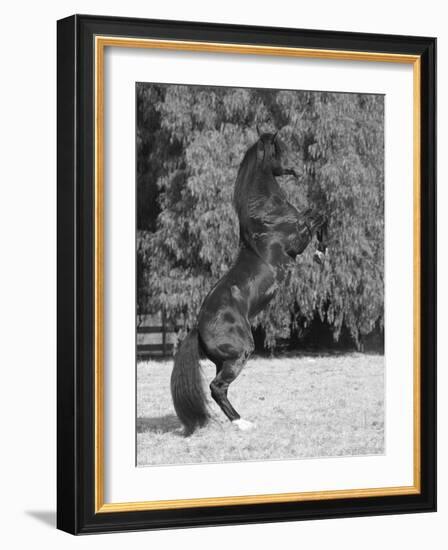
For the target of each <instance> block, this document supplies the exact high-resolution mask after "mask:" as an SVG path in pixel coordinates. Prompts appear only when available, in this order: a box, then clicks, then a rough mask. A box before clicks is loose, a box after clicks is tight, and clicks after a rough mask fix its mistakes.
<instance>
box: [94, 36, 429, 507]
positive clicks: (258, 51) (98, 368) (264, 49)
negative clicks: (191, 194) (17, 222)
mask: <svg viewBox="0 0 448 550" xmlns="http://www.w3.org/2000/svg"><path fill="white" fill-rule="evenodd" d="M106 47H120V48H145V49H147V48H155V49H165V50H177V51H193V52H208V53H233V54H252V55H268V56H286V57H301V58H313V59H329V60H348V61H368V62H382V63H385V62H386V63H407V64H412V65H413V119H414V120H413V197H414V207H413V208H414V211H413V241H414V244H413V250H414V265H413V276H414V282H413V299H414V310H413V315H414V319H413V321H414V322H413V327H414V329H413V335H414V350H413V385H414V387H413V409H414V411H413V420H414V422H413V424H414V432H413V439H414V449H413V460H414V469H413V474H414V475H413V477H414V480H413V485H410V486H397V487H378V488H365V489H364V488H362V489H349V490H331V491H313V492H299V493H297V492H296V493H276V494H261V495H243V496H226V497H211V498H192V499H180V500H154V501H140V502H118V503H106V502H104V322H103V321H104V52H105V48H106ZM94 56H95V77H94V78H95V80H94V81H95V91H94V95H95V114H94V116H95V120H94V127H95V174H94V186H95V189H94V194H95V207H94V212H95V222H94V225H95V231H94V233H95V236H94V238H95V246H94V250H95V259H94V265H95V277H94V294H95V299H94V301H95V311H94V315H95V319H94V327H95V338H94V342H95V345H94V370H95V372H94V375H95V376H94V385H95V391H94V398H95V404H94V410H95V425H94V438H95V445H94V449H95V467H94V475H95V481H94V486H95V496H94V509H95V513H110V512H130V511H143V510H167V509H181V508H197V507H208V506H232V505H243V504H263V503H277V502H303V501H316V500H333V499H342V498H361V497H379V496H393V495H395V496H396V495H411V494H419V493H420V492H421V483H420V480H421V468H420V464H421V435H420V432H421V425H420V407H421V387H420V369H421V350H420V348H421V342H420V315H421V296H420V278H421V235H420V227H421V175H420V174H421V129H420V121H421V97H420V88H421V59H420V56H418V55H405V54H394V53H382V52H360V51H346V50H325V49H309V48H294V47H283V46H259V45H253V44H227V43H215V42H198V41H183V40H158V39H150V38H148V39H142V38H124V37H118V36H95V40H94Z"/></svg>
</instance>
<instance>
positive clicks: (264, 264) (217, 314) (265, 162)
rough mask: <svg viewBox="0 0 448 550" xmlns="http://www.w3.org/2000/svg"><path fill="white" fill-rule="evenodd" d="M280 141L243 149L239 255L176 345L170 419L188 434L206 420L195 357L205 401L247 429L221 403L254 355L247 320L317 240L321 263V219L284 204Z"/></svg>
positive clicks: (273, 138) (272, 138)
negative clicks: (210, 367) (211, 367)
mask: <svg viewBox="0 0 448 550" xmlns="http://www.w3.org/2000/svg"><path fill="white" fill-rule="evenodd" d="M287 159H288V154H287V150H286V148H285V146H284V144H283V143H282V142H281V140H280V138H279V137H278V132H277V133H275V134H272V133H264V134H261V135H259V139H258V140H257V141H256V142H255V143H254V144H253V145H252V146H251V147H250V148H249V149H248V150H247V152H246V154H245V155H244V158H243V160H242V162H241V164H240V167H239V170H238V174H237V178H236V182H235V187H234V194H233V205H234V208H235V210H236V213H237V216H238V221H239V250H238V254H237V257H236V260H235V261H234V263H233V265H232V266H231V268H230V269H229V271H228V272H227V273H225V274H224V276H223V277H222V278H221V279H220V280H219V281H218V282H217V283H216V285H215V286H214V287H213V288H212V289H211V291H210V292H209V293H208V295H207V296H206V298H205V299H204V301H203V303H202V306H201V308H200V311H199V314H198V318H197V323H196V326H195V327H194V328H193V329H192V330H191V331H190V332H189V334H188V335H187V336H186V337H185V339H184V340H183V341H182V343H181V345H180V346H179V349H178V351H177V353H176V355H175V358H174V367H173V371H172V374H171V395H172V400H173V404H174V408H175V411H176V414H177V416H178V417H179V419H180V421H181V423H182V424H183V426H184V428H185V434H186V435H190V434H191V433H193V432H194V431H195V430H196V429H197V428H199V427H202V426H204V425H205V424H206V423H207V422H208V420H209V419H210V411H209V406H208V396H207V394H206V391H205V388H204V384H203V381H202V375H201V370H200V363H199V360H200V358H201V357H204V356H205V357H207V358H208V359H210V360H211V361H212V362H213V363H214V364H215V365H216V376H215V378H214V379H213V380H212V382H211V384H210V393H211V397H212V398H213V399H214V400H215V401H216V403H217V404H218V405H219V407H220V408H221V410H222V411H223V413H224V414H225V415H226V416H227V418H228V419H229V420H230V422H232V424H233V425H235V426H236V427H238V428H239V429H240V430H247V429H250V428H252V427H253V424H252V423H251V422H249V421H248V420H244V419H242V418H241V417H240V415H239V414H238V412H237V411H236V410H235V408H234V407H233V406H232V404H231V403H230V401H229V398H228V389H229V385H230V384H231V383H232V382H233V381H234V380H235V379H236V378H237V376H238V375H239V374H240V373H241V371H242V369H243V368H244V365H245V364H246V363H247V361H248V359H249V357H250V356H251V354H252V353H253V351H254V340H253V336H252V331H251V324H250V321H251V320H252V319H253V318H254V317H255V316H256V315H257V314H258V313H259V312H260V311H262V310H263V309H264V308H265V307H266V306H267V305H268V303H269V302H270V301H271V300H272V299H273V298H274V296H275V294H276V292H277V291H278V289H279V288H280V285H281V283H282V281H283V280H284V278H285V276H286V274H287V270H288V266H289V265H290V264H291V262H294V261H295V260H296V257H297V256H298V255H299V254H302V253H303V251H304V250H305V249H306V248H307V246H308V245H309V244H310V242H311V241H312V239H313V237H314V235H316V236H317V240H318V246H317V249H316V251H315V254H314V259H315V260H316V262H317V263H319V264H322V263H323V261H324V258H325V254H326V249H327V219H326V217H325V215H324V214H322V213H320V212H318V211H316V210H312V209H308V210H306V211H305V212H302V213H299V211H298V210H297V209H296V208H295V207H294V206H293V205H292V204H290V203H289V202H288V200H287V198H286V195H285V193H284V191H283V190H282V189H281V187H280V185H279V183H278V182H277V179H276V178H277V177H281V176H285V175H291V176H294V177H296V178H297V174H296V172H295V170H294V169H293V168H292V167H290V166H289V165H288V160H287Z"/></svg>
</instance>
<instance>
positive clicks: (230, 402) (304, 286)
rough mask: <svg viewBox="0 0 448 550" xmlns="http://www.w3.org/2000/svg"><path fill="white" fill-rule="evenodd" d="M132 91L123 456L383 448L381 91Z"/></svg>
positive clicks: (179, 457) (229, 456)
mask: <svg viewBox="0 0 448 550" xmlns="http://www.w3.org/2000/svg"><path fill="white" fill-rule="evenodd" d="M135 94H136V220H137V223H136V306H135V307H136V380H137V382H136V393H137V395H136V431H137V433H136V465H137V466H154V465H170V464H198V463H222V462H240V461H259V460H286V459H300V458H304V459H305V458H306V459H313V458H316V459H317V458H322V457H351V456H353V457H362V456H372V455H382V454H384V453H385V436H384V434H385V406H386V403H385V369H387V368H392V367H393V366H392V365H388V364H386V363H385V360H384V317H385V315H384V231H385V227H384V162H385V159H384V116H385V98H384V95H382V94H366V93H344V92H343V91H341V92H333V91H332V92H327V91H324V90H316V91H309V90H306V91H305V90H280V89H265V88H236V87H209V86H197V85H190V84H188V85H181V84H165V83H152V82H137V83H136V89H135Z"/></svg>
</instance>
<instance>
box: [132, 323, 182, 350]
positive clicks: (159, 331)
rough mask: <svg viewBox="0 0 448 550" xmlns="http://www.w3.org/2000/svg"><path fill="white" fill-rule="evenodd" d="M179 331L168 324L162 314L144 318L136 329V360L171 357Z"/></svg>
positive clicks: (178, 328) (176, 327)
mask: <svg viewBox="0 0 448 550" xmlns="http://www.w3.org/2000/svg"><path fill="white" fill-rule="evenodd" d="M180 329H181V327H180V326H173V325H170V324H168V323H167V322H166V320H165V316H164V315H163V314H159V315H146V316H144V318H143V319H142V320H141V324H140V325H139V326H138V327H137V358H138V359H143V358H145V357H168V356H171V355H172V353H173V346H174V341H175V335H176V332H178V331H179V330H180Z"/></svg>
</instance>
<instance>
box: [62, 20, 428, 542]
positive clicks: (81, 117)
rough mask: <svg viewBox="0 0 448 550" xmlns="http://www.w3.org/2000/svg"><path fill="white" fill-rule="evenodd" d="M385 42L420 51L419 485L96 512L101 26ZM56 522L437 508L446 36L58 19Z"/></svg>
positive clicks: (150, 523) (326, 43)
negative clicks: (394, 490) (352, 494)
mask: <svg viewBox="0 0 448 550" xmlns="http://www.w3.org/2000/svg"><path fill="white" fill-rule="evenodd" d="M97 35H102V36H108V35H110V36H120V37H133V38H155V39H163V40H187V41H200V42H209V41H210V42H213V43H226V44H240V43H242V44H253V45H260V46H262V45H265V46H277V47H293V48H308V49H325V50H343V51H348V52H350V51H358V52H359V51H361V52H382V53H391V54H407V55H416V56H419V57H420V61H421V87H420V96H421V134H420V135H421V140H420V143H421V150H420V155H421V156H420V159H421V162H420V166H421V174H420V176H421V217H420V220H421V223H420V235H421V273H420V280H421V288H420V305H421V316H420V338H421V369H420V376H421V379H420V388H421V395H420V400H421V408H420V411H421V416H420V442H421V463H420V473H421V478H420V492H419V493H418V494H408V495H389V496H369V497H356V498H340V499H339V498H338V499H330V500H325V499H323V500H309V501H300V502H272V503H261V504H243V505H241V504H235V505H231V506H228V505H223V506H206V507H192V508H180V509H179V508H177V509H160V510H134V511H114V512H107V511H106V512H101V513H97V511H96V509H95V422H94V418H95V407H96V403H95V387H94V384H95V377H94V360H95V359H94V348H95V342H94V328H95V319H94V316H95V295H94V294H95V292H94V277H95V240H94V231H95V215H96V214H95V207H94V184H93V179H94V165H95V127H94V104H95V100H94V88H95V76H94V48H93V43H94V39H95V36H97ZM57 48H58V60H57V71H58V76H57V93H58V107H57V118H58V122H57V139H58V153H57V163H58V164H57V178H58V199H57V208H58V217H57V231H58V246H57V253H58V261H57V270H58V291H57V302H58V305H57V316H58V337H57V346H58V352H57V360H58V373H57V375H58V376H57V380H58V381H57V391H58V399H57V417H58V425H57V437H58V456H57V470H58V472H57V498H58V505H57V527H58V528H59V529H62V530H64V531H67V532H69V533H72V534H82V533H100V532H112V531H127V530H139V529H161V528H173V527H192V526H207V525H229V524H240V523H257V522H273V521H291V520H305V519H322V518H337V517H355V516H367V515H385V514H401V513H411V512H430V511H435V509H436V124H435V120H436V39H435V38H428V37H411V36H395V35H380V34H359V33H347V32H335V31H317V30H303V29H287V28H267V27H254V26H239V25H223V24H215V23H192V22H183V21H160V20H142V19H130V18H124V17H101V16H90V15H74V16H71V17H68V18H66V19H62V20H60V21H58V24H57Z"/></svg>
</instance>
